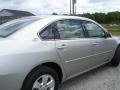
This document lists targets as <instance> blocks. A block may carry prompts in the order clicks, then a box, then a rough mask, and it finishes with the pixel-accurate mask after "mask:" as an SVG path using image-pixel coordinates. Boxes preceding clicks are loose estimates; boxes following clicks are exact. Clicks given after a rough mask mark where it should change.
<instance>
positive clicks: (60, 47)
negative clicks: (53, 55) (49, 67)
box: [58, 44, 67, 49]
mask: <svg viewBox="0 0 120 90" xmlns="http://www.w3.org/2000/svg"><path fill="white" fill-rule="evenodd" d="M66 47H67V46H66V44H62V45H61V46H59V47H58V49H64V48H66Z"/></svg>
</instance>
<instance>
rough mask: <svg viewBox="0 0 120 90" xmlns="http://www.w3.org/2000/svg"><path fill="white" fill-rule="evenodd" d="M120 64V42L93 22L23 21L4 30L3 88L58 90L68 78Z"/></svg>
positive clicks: (0, 42) (0, 50)
mask: <svg viewBox="0 0 120 90" xmlns="http://www.w3.org/2000/svg"><path fill="white" fill-rule="evenodd" d="M119 61H120V40H119V39H118V38H117V37H116V38H114V37H113V36H112V35H111V34H110V33H109V32H108V31H107V30H106V29H104V28H103V27H102V26H101V25H99V24H98V23H96V22H95V21H93V20H91V19H87V18H82V17H74V16H50V17H25V18H21V19H17V20H13V21H10V22H8V23H5V24H3V25H1V26H0V90H57V89H58V86H59V84H60V83H62V82H64V81H66V80H68V79H70V78H73V77H75V76H77V75H80V74H82V73H84V72H87V71H89V70H91V69H94V68H96V67H99V66H101V65H103V64H106V63H108V62H110V63H111V65H112V66H118V65H119Z"/></svg>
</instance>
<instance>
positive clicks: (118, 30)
mask: <svg viewBox="0 0 120 90" xmlns="http://www.w3.org/2000/svg"><path fill="white" fill-rule="evenodd" d="M102 26H103V27H104V28H106V29H107V30H108V31H109V32H110V33H111V34H112V35H114V36H120V24H119V25H117V26H116V25H112V26H111V25H110V24H102Z"/></svg>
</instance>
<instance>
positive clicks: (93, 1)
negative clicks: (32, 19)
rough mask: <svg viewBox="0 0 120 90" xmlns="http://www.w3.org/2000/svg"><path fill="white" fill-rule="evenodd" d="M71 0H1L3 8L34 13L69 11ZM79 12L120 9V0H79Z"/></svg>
mask: <svg viewBox="0 0 120 90" xmlns="http://www.w3.org/2000/svg"><path fill="white" fill-rule="evenodd" d="M69 2H70V0H0V10H1V9H17V10H27V11H30V12H33V13H34V14H37V15H40V14H51V13H53V12H56V13H59V14H63V13H67V14H68V13H69ZM76 7H77V13H94V12H109V11H120V0H77V4H76Z"/></svg>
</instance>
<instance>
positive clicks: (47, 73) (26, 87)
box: [22, 66, 59, 90]
mask: <svg viewBox="0 0 120 90" xmlns="http://www.w3.org/2000/svg"><path fill="white" fill-rule="evenodd" d="M46 77H47V79H46ZM45 79H46V80H45ZM52 81H53V82H54V84H53V82H52ZM37 82H39V85H38V84H36V83H37ZM42 82H46V83H45V84H44V85H43V83H42ZM50 82H52V84H51V85H52V86H53V87H54V88H53V89H50V87H48V86H47V85H49V84H48V83H50ZM40 84H41V85H40ZM58 85H59V78H58V75H57V73H56V71H55V70H53V69H51V68H49V67H47V66H42V67H40V68H39V69H37V70H35V71H33V72H31V73H30V75H28V77H27V78H26V80H25V82H24V84H23V87H22V90H44V88H47V89H45V90H49V89H50V90H58ZM38 86H39V88H38Z"/></svg>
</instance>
